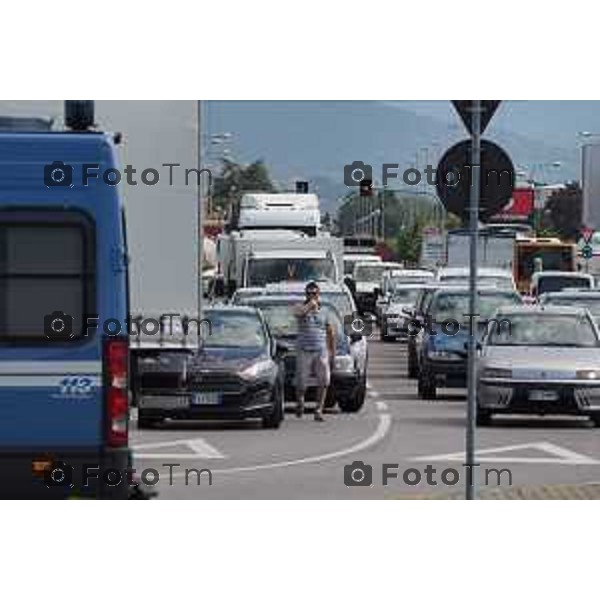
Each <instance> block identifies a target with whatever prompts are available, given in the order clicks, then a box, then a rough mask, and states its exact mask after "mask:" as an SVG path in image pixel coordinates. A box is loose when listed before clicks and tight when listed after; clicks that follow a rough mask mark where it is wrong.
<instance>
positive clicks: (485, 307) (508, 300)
mask: <svg viewBox="0 0 600 600" xmlns="http://www.w3.org/2000/svg"><path fill="white" fill-rule="evenodd" d="M477 303H478V316H476V317H475V316H474V317H473V318H472V319H471V318H470V317H469V290H468V289H467V288H446V289H444V288H440V289H438V290H436V291H435V292H434V293H433V296H432V297H431V300H430V302H429V304H428V310H427V313H426V314H423V315H421V316H420V317H418V319H419V322H418V325H416V327H417V328H418V329H419V331H418V333H417V334H416V336H415V339H416V346H417V359H418V365H417V373H418V382H417V392H418V395H419V398H421V399H423V400H435V399H436V397H437V388H438V387H448V388H456V387H458V388H463V387H465V386H466V383H467V343H468V340H469V337H470V332H471V327H472V328H473V333H474V334H475V335H477V337H478V339H480V338H481V337H482V336H483V335H484V334H485V332H486V329H487V327H488V325H489V319H491V318H492V316H493V315H494V313H495V312H496V310H497V309H498V308H500V307H501V306H511V305H517V304H522V303H523V300H522V298H521V296H520V295H519V294H518V293H517V292H513V291H501V290H497V289H494V288H487V289H480V290H479V291H478V300H477Z"/></svg>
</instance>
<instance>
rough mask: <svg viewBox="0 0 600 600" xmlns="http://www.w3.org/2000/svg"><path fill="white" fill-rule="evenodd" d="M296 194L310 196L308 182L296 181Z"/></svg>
mask: <svg viewBox="0 0 600 600" xmlns="http://www.w3.org/2000/svg"><path fill="white" fill-rule="evenodd" d="M296 194H308V181H296Z"/></svg>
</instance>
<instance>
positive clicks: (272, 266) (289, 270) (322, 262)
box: [246, 258, 335, 287]
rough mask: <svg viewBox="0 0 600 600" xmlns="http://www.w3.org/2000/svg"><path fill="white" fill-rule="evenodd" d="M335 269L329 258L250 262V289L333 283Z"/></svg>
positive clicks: (274, 259)
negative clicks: (292, 283)
mask: <svg viewBox="0 0 600 600" xmlns="http://www.w3.org/2000/svg"><path fill="white" fill-rule="evenodd" d="M334 279H335V267H334V263H333V260H332V259H329V258H269V259H268V260H266V259H259V258H256V259H250V260H249V261H248V276H247V282H246V285H247V286H248V287H262V286H265V285H267V284H268V283H278V282H281V281H313V280H314V281H333V280H334Z"/></svg>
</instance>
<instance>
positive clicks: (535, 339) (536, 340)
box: [488, 314, 599, 348]
mask: <svg viewBox="0 0 600 600" xmlns="http://www.w3.org/2000/svg"><path fill="white" fill-rule="evenodd" d="M488 344H490V345H492V346H559V347H561V346H562V347H576V348H594V347H597V346H598V345H599V342H598V338H597V336H596V333H595V331H594V328H593V326H592V323H591V321H590V320H589V318H588V317H587V316H585V315H560V314H558V315H552V314H513V315H509V316H504V315H499V316H498V317H497V322H496V323H494V326H493V327H492V328H491V331H490V335H489V339H488Z"/></svg>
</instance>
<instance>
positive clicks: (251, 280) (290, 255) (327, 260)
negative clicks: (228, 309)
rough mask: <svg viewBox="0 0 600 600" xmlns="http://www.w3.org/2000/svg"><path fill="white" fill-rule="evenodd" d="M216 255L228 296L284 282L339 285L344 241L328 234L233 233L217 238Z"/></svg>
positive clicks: (274, 230)
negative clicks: (241, 290)
mask: <svg viewBox="0 0 600 600" xmlns="http://www.w3.org/2000/svg"><path fill="white" fill-rule="evenodd" d="M217 255H218V259H219V272H220V274H221V275H222V277H223V282H224V285H225V288H226V294H227V295H231V294H232V293H233V292H234V291H235V290H236V289H238V288H243V287H256V286H259V287H260V286H264V285H266V284H268V283H278V282H281V281H309V280H313V279H314V280H322V281H334V282H339V281H341V278H342V272H343V262H342V261H343V258H342V256H343V244H342V240H341V239H340V238H336V237H333V236H331V235H329V234H326V233H321V234H319V235H318V236H315V237H312V236H309V235H307V234H305V233H302V232H299V231H291V230H285V229H271V230H266V229H263V230H242V231H233V232H231V233H228V234H222V235H220V236H219V237H218V238H217Z"/></svg>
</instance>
